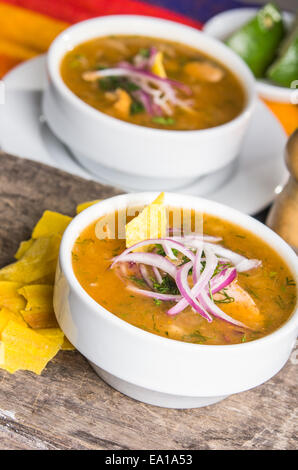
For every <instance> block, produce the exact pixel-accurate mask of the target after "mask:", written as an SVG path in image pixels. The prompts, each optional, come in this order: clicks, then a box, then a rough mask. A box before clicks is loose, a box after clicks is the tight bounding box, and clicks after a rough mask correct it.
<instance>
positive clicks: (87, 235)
mask: <svg viewBox="0 0 298 470" xmlns="http://www.w3.org/2000/svg"><path fill="white" fill-rule="evenodd" d="M173 210H176V209H173ZM167 211H169V208H167ZM116 216H117V214H116ZM195 216H196V213H194V212H192V213H191V218H192V222H193V220H194V218H195ZM132 220H134V219H132ZM168 220H170V218H169V219H168ZM97 224H98V222H97V221H96V222H94V223H92V224H91V225H90V226H88V227H87V228H86V229H85V230H83V232H82V233H81V234H80V236H79V237H78V238H77V240H76V242H75V244H74V246H73V250H72V263H73V269H74V273H75V275H76V277H77V279H78V281H79V283H80V284H81V286H82V287H83V288H84V289H85V291H86V292H87V293H88V294H89V295H90V296H91V297H92V298H93V299H94V300H95V301H96V302H97V303H98V304H100V305H102V306H103V307H105V308H106V309H107V310H108V311H109V312H111V313H112V314H114V315H116V316H118V317H119V318H121V319H122V320H124V321H126V322H128V323H130V324H132V325H134V326H136V327H138V328H141V329H143V330H145V331H148V332H150V333H153V334H156V335H159V336H163V337H166V338H170V339H174V340H178V341H184V342H188V343H196V344H205V345H228V344H237V343H244V342H248V341H252V340H255V339H258V338H262V337H263V336H266V335H268V334H270V333H272V332H273V331H274V330H276V329H277V328H279V327H280V326H281V325H282V324H283V323H285V322H286V321H287V320H288V318H289V317H290V315H291V313H292V312H293V310H294V307H295V304H296V285H295V282H294V280H293V275H292V273H291V272H290V270H289V268H288V267H287V265H286V264H285V263H284V262H283V260H282V259H281V257H280V256H279V254H278V253H276V252H275V251H274V250H273V249H272V248H271V247H269V246H268V245H267V244H266V243H264V242H263V241H262V240H261V239H260V238H258V237H256V236H255V235H253V234H252V233H250V232H248V231H246V230H244V229H243V228H241V227H239V226H237V225H234V224H232V223H230V222H227V221H225V220H223V219H220V218H217V217H214V216H211V215H208V214H204V215H203V231H204V239H203V240H202V235H200V234H198V233H196V234H191V236H190V235H185V233H184V232H183V228H182V233H180V235H179V236H177V235H175V227H173V225H170V227H169V236H167V237H164V238H160V239H157V240H155V241H154V240H153V241H148V240H143V241H141V242H139V243H138V244H137V246H136V245H132V246H133V248H131V247H130V248H126V240H125V239H123V238H120V237H119V236H118V235H117V234H116V236H115V237H114V238H109V234H108V232H107V236H106V237H105V238H101V239H99V238H98V237H97V236H96V233H97V229H96V227H97ZM128 225H129V224H127V226H128ZM151 238H152V237H151ZM200 283H201V286H200ZM198 286H199V287H198ZM195 288H196V289H197V290H196V291H194V289H195Z"/></svg>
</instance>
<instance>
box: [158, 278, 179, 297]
mask: <svg viewBox="0 0 298 470" xmlns="http://www.w3.org/2000/svg"><path fill="white" fill-rule="evenodd" d="M153 287H154V289H155V290H156V291H157V292H160V293H161V294H173V295H178V294H180V292H179V289H178V287H177V285H176V282H175V280H174V279H173V278H172V277H171V276H169V274H166V275H165V276H164V278H163V279H162V282H161V283H160V284H159V283H158V282H154V283H153Z"/></svg>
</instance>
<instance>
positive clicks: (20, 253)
mask: <svg viewBox="0 0 298 470" xmlns="http://www.w3.org/2000/svg"><path fill="white" fill-rule="evenodd" d="M33 242H34V240H33V239H32V238H30V239H29V240H25V241H23V242H21V243H20V245H19V248H18V251H17V252H16V254H15V255H14V257H15V259H21V258H22V256H23V255H24V254H25V253H26V251H27V250H28V249H29V248H30V246H31V245H32V243H33Z"/></svg>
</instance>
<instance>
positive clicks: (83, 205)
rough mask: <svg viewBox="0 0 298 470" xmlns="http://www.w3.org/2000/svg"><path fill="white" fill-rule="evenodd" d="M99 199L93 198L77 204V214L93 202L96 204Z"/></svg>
mask: <svg viewBox="0 0 298 470" xmlns="http://www.w3.org/2000/svg"><path fill="white" fill-rule="evenodd" d="M100 201H101V199H95V201H86V202H82V203H81V204H79V205H78V206H77V214H79V213H80V212H82V211H84V210H85V209H87V208H88V207H90V206H93V204H96V203H97V202H100Z"/></svg>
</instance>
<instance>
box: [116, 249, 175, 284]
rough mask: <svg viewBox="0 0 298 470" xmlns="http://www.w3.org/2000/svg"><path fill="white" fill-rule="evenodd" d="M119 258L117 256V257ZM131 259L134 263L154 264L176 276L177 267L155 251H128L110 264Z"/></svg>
mask: <svg viewBox="0 0 298 470" xmlns="http://www.w3.org/2000/svg"><path fill="white" fill-rule="evenodd" d="M118 258H119V257H118ZM127 261H133V262H134V263H142V264H148V265H149V266H155V267H156V268H159V269H161V270H162V271H165V272H166V273H168V274H169V275H170V276H172V277H173V278H174V279H175V278H176V274H177V268H176V266H175V265H174V264H173V263H171V261H169V260H168V259H167V258H164V257H163V256H161V255H157V254H156V253H128V254H126V255H125V256H121V259H118V260H117V261H114V263H113V264H112V266H113V265H114V264H115V263H118V262H127Z"/></svg>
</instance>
